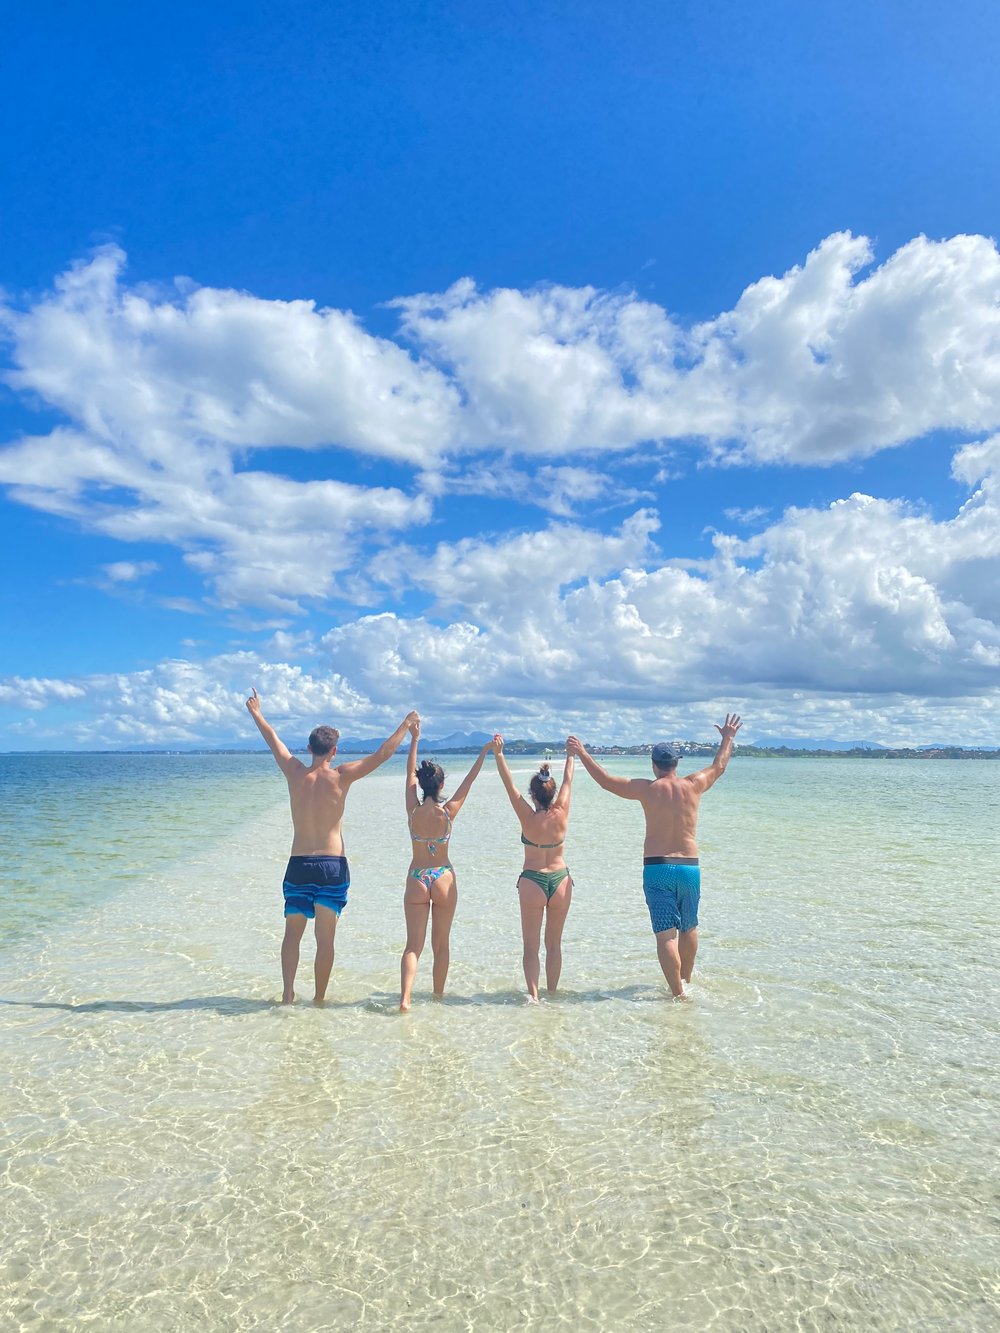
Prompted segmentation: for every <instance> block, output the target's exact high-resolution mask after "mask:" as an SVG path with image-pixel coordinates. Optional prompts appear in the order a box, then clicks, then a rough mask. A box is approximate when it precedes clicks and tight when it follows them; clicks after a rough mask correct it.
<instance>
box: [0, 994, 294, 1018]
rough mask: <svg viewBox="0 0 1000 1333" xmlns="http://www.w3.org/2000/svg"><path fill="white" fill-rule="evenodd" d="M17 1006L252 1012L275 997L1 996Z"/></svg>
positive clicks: (78, 1010) (273, 1004) (142, 1011)
mask: <svg viewBox="0 0 1000 1333" xmlns="http://www.w3.org/2000/svg"><path fill="white" fill-rule="evenodd" d="M0 1004H7V1005H14V1006H16V1007H17V1008H19V1009H63V1010H65V1011H66V1012H67V1013H71V1014H158V1013H162V1012H166V1011H168V1010H171V1009H213V1010H214V1011H215V1012H216V1013H217V1014H224V1015H235V1014H255V1013H258V1012H259V1011H260V1010H262V1009H279V1008H280V1007H281V1006H280V1003H279V1002H278V1001H277V1000H247V999H244V998H242V997H241V996H239V995H195V996H191V997H190V998H189V999H186V1000H90V1001H88V1002H87V1003H86V1004H62V1003H60V1002H59V1001H57V1000H2V999H0Z"/></svg>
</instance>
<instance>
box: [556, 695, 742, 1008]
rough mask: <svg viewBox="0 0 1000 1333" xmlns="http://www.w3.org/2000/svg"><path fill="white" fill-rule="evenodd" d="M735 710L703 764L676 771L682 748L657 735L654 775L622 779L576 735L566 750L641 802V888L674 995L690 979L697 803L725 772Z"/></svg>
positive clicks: (680, 994) (736, 723)
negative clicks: (682, 773) (643, 823)
mask: <svg viewBox="0 0 1000 1333" xmlns="http://www.w3.org/2000/svg"><path fill="white" fill-rule="evenodd" d="M742 725H743V722H742V721H741V719H740V717H739V715H738V714H737V713H731V714H730V713H727V714H726V720H725V722H724V723H723V724H722V726H721V727H720V726H718V725H716V728H715V729H716V731H717V732H718V733H719V735H720V736H721V737H722V740H721V742H720V743H719V748H718V750H717V751H716V755H715V758H714V759H713V760H712V762H711V763H710V764H709V766H708V768H703V769H700V770H699V771H698V772H697V773H688V774H686V775H685V776H684V777H681V776H680V775H679V774H678V772H677V764H678V762H679V760H680V757H681V751H680V748H679V747H678V746H676V745H671V744H670V743H669V742H667V741H660V742H659V743H658V744H657V745H654V746H653V749H652V755H651V758H652V761H653V777H652V780H650V779H649V778H624V777H617V776H613V775H612V774H611V773H609V772H607V770H606V769H604V768H602V767H601V765H600V764H599V763H598V762H597V760H596V759H594V758H593V756H592V755H590V754H589V753H588V752H587V751H586V750H585V749H584V747H583V745H582V744H581V743H580V741H578V740H577V738H576V737H575V736H570V738H569V740H568V741H567V742H566V749H567V750H568V751H569V753H570V754H575V755H577V756H578V758H579V760H580V762H581V763H582V764H583V766H584V768H585V769H586V770H587V772H588V773H589V774H590V776H591V777H592V778H593V779H594V781H595V782H597V783H598V785H599V786H601V787H603V788H604V790H605V791H609V792H611V793H612V794H613V795H615V796H622V797H624V799H625V800H627V801H639V802H640V803H641V805H642V808H643V811H644V813H645V815H646V842H645V846H644V848H643V864H642V889H643V893H644V894H645V895H646V906H647V907H648V908H649V919H650V923H651V924H652V927H653V934H654V936H655V937H656V956H657V958H658V959H659V961H660V967H661V968H662V969H663V975H664V977H666V980H667V985H668V986H669V987H670V992H671V994H672V995H673V997H674V999H677V1000H681V999H683V998H684V983H685V982H689V981H690V980H691V973H692V972H693V971H694V959H695V954H696V953H697V952H698V903H699V900H700V898H701V867H700V866H699V864H698V843H697V840H696V836H695V835H696V833H697V830H698V806H699V804H700V803H701V798H702V796H703V795H704V794H705V792H707V791H708V789H709V787H711V786H712V785H713V783H715V782H717V781H718V780H719V778H721V777H722V775H723V773H724V772H725V771H726V765H727V764H728V763H729V760H730V757H731V756H732V753H733V738H734V737H735V735H736V733H737V732H738V731H739V729H740V727H742Z"/></svg>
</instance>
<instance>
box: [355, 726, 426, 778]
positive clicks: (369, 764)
mask: <svg viewBox="0 0 1000 1333" xmlns="http://www.w3.org/2000/svg"><path fill="white" fill-rule="evenodd" d="M419 721H420V714H419V713H407V715H406V716H405V717H404V718H403V720H402V722H400V724H399V726H398V727H397V728H396V730H395V731H394V732H393V733H392V735H391V736H388V737H387V738H386V739H385V740H384V741H383V742H382V744H381V745H380V746H379V747H378V749H377V750H376V751H375V753H374V754H368V755H365V757H364V759H352V760H351V761H350V762H349V763H346V764H340V765H338V768H337V771H338V773H339V774H340V776H341V777H342V778H344V779H346V781H348V782H357V780H358V778H366V777H367V776H368V774H369V773H374V772H375V770H376V768H381V766H382V765H383V764H384V763H385V761H386V760H387V759H391V758H392V756H393V755H394V754H395V753H396V751H397V750H398V749H399V747H400V745H401V744H402V742H403V737H404V736H405V735H406V733H407V732H408V731H409V730H410V727H411V726H413V724H414V723H418V722H419Z"/></svg>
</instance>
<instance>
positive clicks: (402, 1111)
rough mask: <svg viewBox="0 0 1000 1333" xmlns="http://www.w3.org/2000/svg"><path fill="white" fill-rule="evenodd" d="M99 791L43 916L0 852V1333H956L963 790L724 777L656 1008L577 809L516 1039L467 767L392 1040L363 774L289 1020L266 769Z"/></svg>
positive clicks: (977, 1222) (516, 944)
mask: <svg viewBox="0 0 1000 1333" xmlns="http://www.w3.org/2000/svg"><path fill="white" fill-rule="evenodd" d="M185 762H186V763H188V764H189V765H193V762H194V761H190V760H189V761H185ZM452 762H453V763H454V761H452ZM212 764H214V767H211V765H212ZM463 765H464V761H463V763H462V764H458V765H455V770H456V771H455V777H456V778H457V777H458V776H460V771H459V770H460V769H462V767H463ZM206 766H208V767H206ZM622 768H623V771H634V772H636V773H641V772H642V771H643V770H642V767H641V766H640V765H632V766H629V765H628V764H627V763H623V765H622ZM518 769H520V770H522V775H523V776H522V784H523V783H526V781H527V777H528V772H529V770H528V768H527V767H526V766H525V765H524V764H521V765H515V771H517V770H518ZM95 771H96V770H95ZM148 771H149V772H152V771H153V770H152V769H150V770H148ZM136 772H137V774H138V776H137V777H136V778H135V779H134V780H131V779H130V782H129V784H128V790H129V791H130V792H131V793H132V795H131V798H130V799H129V800H127V801H118V802H116V801H114V800H107V801H104V803H103V804H102V798H101V792H100V791H99V790H98V788H101V781H102V780H99V779H98V778H95V779H94V782H93V783H92V784H91V786H92V788H93V790H92V791H91V793H90V796H89V798H88V801H87V809H86V810H85V809H84V807H83V805H82V804H81V805H80V806H79V809H78V814H77V815H76V816H75V817H76V818H77V821H78V823H77V825H76V826H74V825H73V824H72V820H69V821H67V820H66V819H65V818H64V820H63V823H62V827H61V829H60V833H59V836H60V837H61V838H62V840H63V845H62V847H61V849H60V855H61V857H62V859H61V861H60V864H61V866H63V868H64V872H65V873H66V874H67V875H68V876H69V885H68V886H67V882H66V880H65V879H61V880H60V885H59V893H58V896H57V897H56V898H54V899H52V901H53V902H55V903H57V905H58V910H53V911H52V912H51V913H49V912H47V911H46V903H47V901H48V899H47V895H46V880H45V866H46V864H47V862H46V860H45V856H44V841H45V839H44V836H43V829H44V825H45V821H44V820H43V819H41V818H40V816H39V812H38V811H37V810H35V811H34V813H31V812H29V814H31V818H30V819H29V820H27V821H22V823H21V824H20V825H19V826H18V825H17V821H16V818H15V819H14V825H13V827H14V828H15V830H16V832H17V834H18V837H19V839H20V845H21V846H23V847H24V848H25V851H24V855H23V856H21V858H20V865H19V867H16V874H15V875H14V877H13V879H14V882H15V883H16V884H17V886H18V888H17V904H16V910H17V915H18V922H19V934H18V937H17V938H16V939H15V940H14V942H13V944H11V945H9V946H8V947H7V948H6V949H5V950H4V951H3V953H2V954H0V999H2V1001H3V1002H2V1004H0V1038H2V1066H3V1068H2V1078H0V1124H2V1126H3V1130H2V1134H3V1139H2V1158H3V1176H2V1179H3V1194H4V1208H3V1214H2V1217H3V1221H2V1227H0V1229H2V1243H0V1326H2V1327H3V1328H5V1329H6V1328H11V1329H32V1330H35V1329H39V1330H41V1329H46V1330H48V1329H51V1330H59V1333H65V1331H66V1330H77V1329H80V1330H84V1329H99V1330H103V1329H116V1328H121V1329H128V1330H146V1329H149V1330H153V1329H156V1330H187V1329H192V1330H195V1329H197V1330H202V1331H203V1330H243V1329H262V1330H264V1329H268V1330H269V1329H281V1330H285V1329H287V1330H321V1329H347V1328H362V1329H372V1330H376V1329H378V1330H382V1329H387V1330H392V1329H408V1330H412V1329H442V1330H451V1329H455V1330H462V1329H474V1330H493V1329H496V1330H519V1329H525V1330H527V1329H535V1328H538V1327H542V1326H544V1327H546V1328H549V1329H567V1330H569V1329H595V1330H597V1329H600V1330H609V1329H636V1330H645V1329H650V1330H653V1329H663V1328H670V1329H684V1330H687V1329H690V1330H701V1329H714V1330H727V1331H728V1330H744V1329H747V1330H757V1329H761V1330H793V1329H796V1330H797V1329H803V1330H807V1329H848V1328H851V1329H865V1330H869V1329H870V1330H901V1329H906V1330H942V1331H944V1330H948V1331H949V1333H950V1331H951V1330H963V1329H984V1330H985V1329H994V1328H995V1327H997V1325H998V1313H1000V1284H998V1265H997V1255H998V1253H1000V1248H998V1239H1000V1237H998V1231H1000V1183H998V1173H997V1169H996V1166H997V1142H998V1132H997V1127H998V1124H1000V1114H998V1112H1000V1105H998V1103H1000V1095H998V1091H997V1080H996V1069H997V1064H998V1061H997V1054H998V1042H997V1031H998V1024H997V1018H996V965H997V961H998V960H997V953H998V951H997V944H996V939H997V925H998V916H1000V912H998V907H997V896H996V888H995V875H996V870H995V867H996V865H997V863H998V859H997V853H998V851H1000V847H998V843H997V834H996V832H995V830H994V829H993V823H994V819H993V813H995V810H996V808H997V806H998V804H1000V803H998V801H997V796H998V794H1000V765H995V764H990V763H965V764H961V763H945V762H928V763H924V764H920V763H903V762H893V763H888V762H875V761H870V762H868V761H855V762H851V761H811V760H789V761H779V760H757V761H751V760H744V761H742V762H741V761H739V760H736V761H734V763H733V765H732V766H731V768H730V770H729V772H728V773H727V775H726V778H725V779H724V781H723V783H722V784H721V785H720V786H719V787H717V788H716V789H715V790H714V791H713V792H711V793H709V795H708V796H707V797H706V799H705V803H704V807H703V810H704V814H703V821H702V824H703V827H702V833H703V838H702V860H703V874H704V878H703V897H702V950H701V954H700V955H699V967H698V972H697V973H696V978H695V987H694V998H693V1002H692V1003H690V1004H687V1005H677V1004H672V1003H670V1002H669V1001H668V1000H667V999H666V998H665V992H664V989H663V987H662V984H661V980H660V977H659V972H658V969H657V966H656V961H655V955H654V951H653V944H652V937H651V935H650V933H649V927H648V918H647V916H646V914H645V908H644V905H643V902H642V895H641V890H640V887H639V882H640V873H639V870H638V865H639V860H640V853H641V827H640V822H639V821H640V815H639V812H638V811H637V810H636V809H635V808H634V807H633V806H631V805H630V804H628V803H625V802H615V801H614V800H613V798H611V797H609V796H607V795H605V794H603V793H601V792H600V791H598V790H597V789H596V788H595V787H594V786H593V784H592V783H591V782H590V781H589V779H588V778H587V777H586V775H581V776H579V777H578V779H577V783H576V792H575V796H574V800H575V807H574V815H573V824H572V826H571V836H570V841H569V844H568V852H567V855H568V860H569V864H570V866H571V867H572V869H573V871H574V876H575V879H576V883H577V889H576V893H575V900H574V905H573V908H572V911H571V913H570V917H569V923H568V926H567V935H566V939H565V944H564V955H565V963H564V973H563V986H564V989H563V990H562V991H561V992H560V994H559V995H558V996H557V997H556V998H555V999H551V1000H547V1001H546V1002H544V1003H543V1004H542V1005H540V1006H537V1007H535V1006H528V1005H526V1004H524V1002H523V998H522V991H523V982H522V978H521V973H520V940H519V932H518V915H517V903H516V895H515V892H514V880H515V878H516V873H517V869H518V867H519V865H520V861H519V856H518V853H519V847H518V844H517V828H516V825H515V822H514V819H513V815H512V814H511V812H510V810H509V807H508V806H507V804H506V801H505V799H504V797H503V792H502V789H501V787H500V784H499V781H498V780H497V778H496V775H495V773H494V772H493V771H488V772H486V773H484V775H483V777H482V779H481V780H480V783H479V784H478V785H477V787H476V788H475V789H474V792H473V795H472V797H471V798H470V801H469V803H468V805H467V807H466V809H465V811H463V813H462V815H461V817H460V819H459V821H458V822H457V825H456V832H455V840H454V843H453V853H452V855H453V860H454V862H455V864H456V866H457V867H458V872H459V884H460V905H459V912H458V916H457V918H456V925H455V930H454V934H453V942H452V958H453V964H452V974H451V979H450V983H449V990H450V996H449V998H448V999H447V1000H446V1001H445V1002H444V1003H443V1004H435V1003H433V1002H431V1001H430V999H429V990H430V956H429V952H428V953H425V955H424V958H423V959H422V960H421V971H420V974H419V976H418V982H417V991H416V994H415V1004H414V1009H413V1011H412V1013H411V1014H409V1015H407V1016H400V1015H399V1014H398V1013H397V1012H396V1004H397V1001H398V961H399V951H400V949H401V946H402V938H403V930H402V910H401V905H400V904H401V895H402V879H403V874H404V873H405V869H406V864H407V856H408V844H407V841H406V830H405V820H404V817H403V814H402V796H401V789H402V776H401V772H400V771H399V769H398V768H396V767H393V768H391V769H390V770H389V771H385V770H383V771H382V772H380V773H379V774H377V775H375V776H374V777H372V778H370V779H367V780H366V781H365V783H363V784H362V786H360V787H358V788H356V789H355V793H354V795H352V797H351V801H350V804H349V806H348V836H349V848H348V850H349V853H350V856H351V861H352V872H353V880H354V887H353V888H352V891H351V901H350V903H349V906H348V909H347V911H346V912H345V914H344V917H343V920H342V924H341V927H340V930H339V932H338V956H337V964H336V967H335V971H334V984H333V988H332V1002H331V1003H330V1004H329V1005H328V1007H327V1008H326V1009H323V1010H315V1009H313V1008H312V1007H311V1006H309V1005H297V1006H295V1007H294V1008H293V1009H291V1010H289V1009H282V1008H281V1007H280V1006H277V1005H275V1004H274V1003H273V1000H274V998H275V997H276V996H277V994H278V993H279V990H280V984H279V977H278V960H277V951H278V944H279V939H280V931H281V903H280V875H281V869H282V867H283V862H284V857H285V855H286V853H287V846H288V823H287V820H288V816H287V807H286V802H285V797H284V786H283V783H282V780H281V777H280V775H279V774H278V773H277V771H276V770H274V771H273V773H272V770H271V769H270V768H268V767H267V762H266V761H265V760H261V761H256V760H255V761H253V762H252V763H251V762H248V761H245V760H244V761H241V762H239V763H237V761H236V760H234V761H233V763H232V764H231V765H229V766H227V765H226V764H225V763H222V762H221V761H212V760H205V761H204V764H203V765H202V767H201V768H200V769H197V775H198V776H197V779H195V777H193V776H192V778H191V781H190V782H189V783H185V782H183V781H182V782H175V784H174V787H173V790H172V792H171V795H170V797H169V800H168V799H167V798H164V797H163V792H162V786H156V793H153V792H152V791H149V792H147V795H148V797H149V799H143V779H142V776H141V770H136ZM191 772H192V773H194V772H195V768H192V769H191ZM206 772H207V773H208V774H209V776H210V778H211V781H206V778H205V774H206ZM159 782H160V777H156V779H155V781H154V779H152V778H151V779H150V780H149V782H147V784H146V785H147V787H151V786H154V785H156V784H158V783H159ZM101 790H103V788H101ZM11 800H13V805H14V806H15V807H16V805H17V797H16V796H13V797H12V796H11V793H10V791H9V790H8V792H7V805H8V812H7V818H8V821H9V820H10V818H11V816H10V806H11ZM88 811H89V814H88ZM150 811H152V814H151V813H150ZM43 813H44V812H43ZM88 821H89V822H88ZM95 821H96V825H99V826H100V831H99V832H98V830H97V828H96V826H95ZM67 823H68V824H69V827H68V828H67ZM10 827H11V825H10V824H8V831H9V830H10ZM33 827H35V828H37V830H38V843H39V846H38V847H36V848H34V849H32V848H30V847H28V846H26V844H27V843H28V842H30V830H31V828H33ZM48 836H51V830H50V832H49V835H48ZM102 842H103V844H105V845H106V847H107V848H110V849H111V850H110V851H106V852H105V851H102ZM130 845H134V846H135V847H136V848H137V849H138V850H137V851H136V854H135V857H134V862H133V865H132V869H131V871H129V870H127V869H125V868H123V866H122V863H121V857H122V856H123V855H125V856H126V858H127V848H128V847H129V846H130ZM74 848H76V849H77V850H78V851H80V852H82V851H85V852H86V856H85V857H82V856H81V858H80V862H79V864H78V866H77V871H78V875H79V880H78V883H79V891H78V893H77V894H76V895H75V898H74V893H73V888H72V883H73V876H74V860H73V857H74ZM123 848H124V849H126V851H125V852H123ZM32 850H34V851H36V852H38V853H39V857H40V859H39V860H38V861H37V863H36V864H37V865H38V866H39V867H40V870H39V871H38V872H37V873H36V874H35V879H34V887H32V874H33V872H32V870H31V864H30V863H31V861H32V857H31V856H29V855H28V854H27V853H28V852H30V851H32ZM104 855H108V856H112V857H113V859H114V858H117V859H114V867H115V869H114V874H115V875H117V876H119V878H118V879H115V880H114V882H113V883H111V884H110V886H109V884H108V882H107V881H106V880H104V879H102V875H101V873H100V870H101V866H102V859H101V858H102V856H104ZM15 859H17V858H15ZM32 892H34V893H35V894H36V895H37V897H36V899H35V902H36V905H37V910H36V911H35V912H34V913H32V912H31V911H29V910H28V909H29V908H30V907H31V904H32V897H31V895H32ZM6 910H7V908H6V904H5V912H6ZM308 938H309V937H307V941H308ZM310 963H311V947H310V946H308V945H307V947H306V948H304V951H303V968H302V970H301V971H300V989H301V990H305V992H306V993H307V994H308V993H309V989H308V981H309V977H308V965H309V964H310Z"/></svg>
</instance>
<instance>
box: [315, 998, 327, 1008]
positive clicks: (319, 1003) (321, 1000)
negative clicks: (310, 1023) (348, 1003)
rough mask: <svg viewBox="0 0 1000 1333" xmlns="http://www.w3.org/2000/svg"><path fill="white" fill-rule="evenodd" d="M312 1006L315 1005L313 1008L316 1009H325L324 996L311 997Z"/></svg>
mask: <svg viewBox="0 0 1000 1333" xmlns="http://www.w3.org/2000/svg"><path fill="white" fill-rule="evenodd" d="M313 1004H314V1005H315V1007H316V1008H317V1009H325V1008H326V996H325V995H323V996H319V995H314V996H313Z"/></svg>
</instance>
